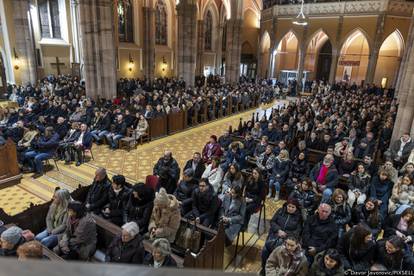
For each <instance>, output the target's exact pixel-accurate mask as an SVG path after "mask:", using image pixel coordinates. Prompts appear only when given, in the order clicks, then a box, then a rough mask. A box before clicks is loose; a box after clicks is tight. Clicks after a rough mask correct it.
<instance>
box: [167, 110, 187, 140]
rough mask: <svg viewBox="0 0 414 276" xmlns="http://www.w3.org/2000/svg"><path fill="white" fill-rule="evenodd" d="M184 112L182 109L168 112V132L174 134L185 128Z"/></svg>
mask: <svg viewBox="0 0 414 276" xmlns="http://www.w3.org/2000/svg"><path fill="white" fill-rule="evenodd" d="M184 113H185V111H182V110H180V111H179V112H174V113H170V114H168V116H167V117H168V134H174V133H177V132H179V131H182V130H184Z"/></svg>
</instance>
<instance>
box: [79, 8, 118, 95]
mask: <svg viewBox="0 0 414 276" xmlns="http://www.w3.org/2000/svg"><path fill="white" fill-rule="evenodd" d="M79 12H80V16H79V22H80V32H81V41H82V48H83V59H84V67H85V69H84V73H85V76H84V77H85V83H86V95H88V96H90V97H92V98H98V97H103V98H106V99H110V98H112V97H113V96H116V78H117V77H116V59H115V37H114V18H113V1H112V0H80V1H79Z"/></svg>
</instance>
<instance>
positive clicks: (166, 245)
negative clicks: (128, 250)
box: [152, 238, 171, 256]
mask: <svg viewBox="0 0 414 276" xmlns="http://www.w3.org/2000/svg"><path fill="white" fill-rule="evenodd" d="M152 246H153V248H154V250H155V249H158V250H159V251H160V253H161V254H162V255H163V256H168V255H170V254H171V246H170V242H169V241H168V240H167V239H165V238H159V239H156V240H155V241H154V242H153V243H152Z"/></svg>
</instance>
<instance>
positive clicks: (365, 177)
mask: <svg viewBox="0 0 414 276" xmlns="http://www.w3.org/2000/svg"><path fill="white" fill-rule="evenodd" d="M370 183H371V177H370V176H369V174H367V173H364V174H359V173H356V174H351V175H350V177H349V179H348V188H349V190H351V191H355V190H358V191H360V192H361V193H362V194H366V193H367V192H368V191H369V185H370Z"/></svg>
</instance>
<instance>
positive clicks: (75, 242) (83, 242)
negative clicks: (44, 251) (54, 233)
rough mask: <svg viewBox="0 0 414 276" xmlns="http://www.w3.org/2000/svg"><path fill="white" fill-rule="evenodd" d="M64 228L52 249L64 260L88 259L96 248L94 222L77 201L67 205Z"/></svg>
mask: <svg viewBox="0 0 414 276" xmlns="http://www.w3.org/2000/svg"><path fill="white" fill-rule="evenodd" d="M66 223H67V224H66V230H65V232H64V233H63V235H62V236H60V237H59V241H58V245H57V246H56V247H55V248H54V249H53V250H54V251H55V253H56V254H58V255H59V256H61V257H62V258H64V259H66V260H83V261H86V260H88V259H89V258H90V257H91V256H92V255H93V254H94V253H95V249H96V236H97V234H96V224H95V221H94V219H93V218H92V216H91V215H90V214H88V213H87V212H86V208H85V207H84V205H83V204H82V203H80V202H79V201H72V202H70V203H69V205H68V220H67V222H66Z"/></svg>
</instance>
